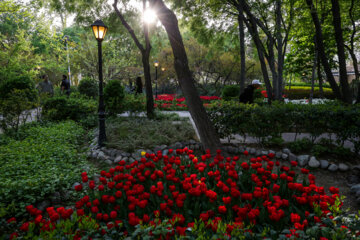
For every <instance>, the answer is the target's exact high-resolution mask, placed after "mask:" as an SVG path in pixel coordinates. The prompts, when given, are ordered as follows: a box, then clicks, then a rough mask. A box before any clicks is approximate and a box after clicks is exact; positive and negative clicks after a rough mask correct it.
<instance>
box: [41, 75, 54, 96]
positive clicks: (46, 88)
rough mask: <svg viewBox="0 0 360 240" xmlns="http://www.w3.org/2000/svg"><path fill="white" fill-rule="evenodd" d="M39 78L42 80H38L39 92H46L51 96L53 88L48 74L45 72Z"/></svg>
mask: <svg viewBox="0 0 360 240" xmlns="http://www.w3.org/2000/svg"><path fill="white" fill-rule="evenodd" d="M41 78H42V79H43V81H42V82H40V83H39V84H38V86H37V89H38V91H39V93H40V94H48V95H50V96H51V97H52V96H54V88H53V85H52V83H51V82H50V81H49V76H48V75H46V74H45V75H43V76H42V77H41Z"/></svg>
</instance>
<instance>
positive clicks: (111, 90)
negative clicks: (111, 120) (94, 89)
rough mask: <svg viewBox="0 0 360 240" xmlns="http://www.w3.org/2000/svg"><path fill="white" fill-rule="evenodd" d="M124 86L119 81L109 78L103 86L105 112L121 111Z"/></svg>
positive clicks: (115, 112)
mask: <svg viewBox="0 0 360 240" xmlns="http://www.w3.org/2000/svg"><path fill="white" fill-rule="evenodd" d="M124 96H125V93H124V87H123V86H121V83H120V81H118V80H110V81H109V82H108V83H107V84H106V86H105V88H104V100H105V107H106V110H107V112H108V113H109V114H110V115H112V114H117V113H121V112H122V111H123V110H124V105H123V100H124Z"/></svg>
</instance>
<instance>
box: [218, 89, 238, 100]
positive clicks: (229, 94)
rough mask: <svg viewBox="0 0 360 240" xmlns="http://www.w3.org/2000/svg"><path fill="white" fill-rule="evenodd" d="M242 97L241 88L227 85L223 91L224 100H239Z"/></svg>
mask: <svg viewBox="0 0 360 240" xmlns="http://www.w3.org/2000/svg"><path fill="white" fill-rule="evenodd" d="M239 96H240V86H238V85H227V86H225V87H224V88H223V89H222V93H221V97H222V98H223V99H224V100H232V99H234V100H235V99H238V98H239Z"/></svg>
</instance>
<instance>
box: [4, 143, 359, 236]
mask: <svg viewBox="0 0 360 240" xmlns="http://www.w3.org/2000/svg"><path fill="white" fill-rule="evenodd" d="M247 154H248V153H247V152H246V151H245V152H244V155H245V156H246V155H247ZM273 157H274V155H273V154H269V155H267V156H262V157H257V158H250V159H247V157H246V159H247V160H244V158H243V157H240V158H239V157H238V156H234V157H226V158H225V157H223V156H222V155H221V151H220V150H218V151H217V154H216V155H215V156H211V155H210V151H208V152H207V153H206V154H204V155H201V156H199V157H196V156H195V155H194V154H193V151H192V150H189V149H187V148H184V149H177V150H174V151H173V150H169V154H168V155H165V156H163V155H162V153H161V152H160V151H159V152H158V153H157V154H149V153H145V152H143V153H142V157H141V159H138V160H137V161H135V162H133V163H126V162H125V161H120V162H119V165H117V166H116V167H114V168H111V169H109V170H108V171H101V173H100V175H101V177H100V179H99V181H98V182H95V181H94V180H90V179H91V178H90V176H89V175H88V173H87V172H83V173H82V174H81V179H82V183H81V184H79V185H77V186H75V190H76V191H78V192H79V193H80V194H81V196H80V197H79V199H78V201H77V202H76V204H75V209H73V208H64V207H58V208H54V207H49V208H47V209H46V212H41V211H39V210H38V209H36V208H35V207H34V206H33V205H28V206H26V210H27V211H28V213H29V214H30V215H31V220H30V221H27V222H20V223H17V222H16V218H10V219H9V220H8V225H13V226H16V224H20V225H21V226H20V227H19V228H18V229H16V230H14V232H13V233H12V234H11V237H12V238H13V239H14V238H16V237H17V236H18V237H24V238H25V239H29V238H30V239H51V238H58V239H60V238H62V237H66V238H67V239H82V237H84V238H86V239H87V238H88V237H90V238H91V239H94V238H95V239H96V238H103V239H124V238H126V237H129V238H128V239H130V238H131V239H142V238H149V239H150V238H154V239H174V238H175V237H178V238H182V237H184V239H185V236H186V237H187V238H188V239H212V237H214V236H215V237H216V238H220V239H228V238H230V237H231V238H237V239H260V238H261V239H322V240H326V239H357V238H358V236H359V224H358V223H359V221H356V219H357V217H356V216H347V217H343V216H341V215H339V213H340V212H341V210H340V208H341V205H342V203H341V200H340V198H339V194H338V189H337V188H335V187H330V189H329V192H330V193H329V194H326V190H325V189H324V188H323V187H320V186H317V185H315V176H314V175H312V174H310V173H309V170H307V169H301V174H300V175H299V174H296V173H295V171H294V170H295V168H296V166H297V162H294V161H293V162H291V166H290V167H287V166H282V165H280V163H279V162H278V161H275V160H274V159H273Z"/></svg>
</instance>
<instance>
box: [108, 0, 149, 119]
mask: <svg viewBox="0 0 360 240" xmlns="http://www.w3.org/2000/svg"><path fill="white" fill-rule="evenodd" d="M142 2H143V12H145V10H146V0H143V1H142ZM117 5H118V0H114V3H113V7H114V10H115V12H116V14H117V15H118V17H119V18H120V20H121V23H122V24H123V25H124V27H125V28H126V29H127V30H128V32H129V34H130V36H131V38H132V39H133V40H134V42H135V44H136V46H137V47H138V48H139V50H140V52H141V55H142V63H143V67H144V76H145V89H146V113H147V116H148V117H149V118H153V117H154V99H153V93H152V84H151V73H150V63H149V58H150V51H151V45H150V39H149V26H148V25H147V24H146V23H143V31H144V38H145V46H144V45H142V44H141V43H140V41H139V39H138V38H137V36H136V34H135V32H134V30H133V28H132V27H131V26H130V25H129V24H128V22H127V21H126V19H125V18H124V15H123V14H122V13H121V12H120V10H119V9H118V6H117Z"/></svg>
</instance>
